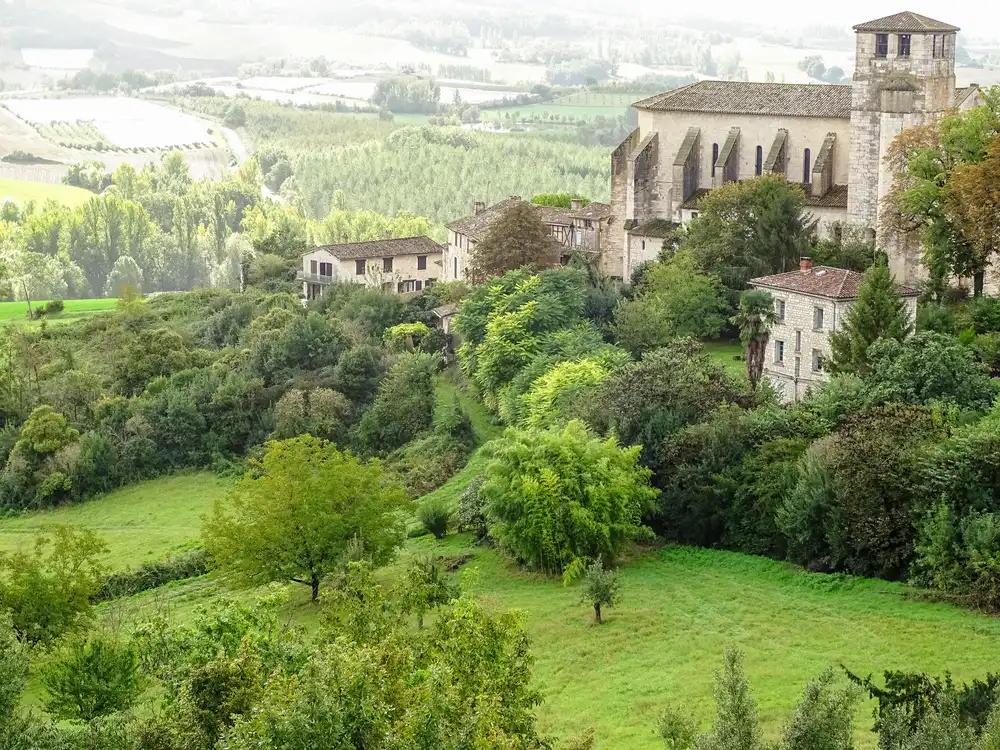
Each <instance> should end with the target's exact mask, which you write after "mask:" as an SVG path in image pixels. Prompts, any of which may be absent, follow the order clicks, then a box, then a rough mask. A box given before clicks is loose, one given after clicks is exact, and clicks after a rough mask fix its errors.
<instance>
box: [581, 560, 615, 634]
mask: <svg viewBox="0 0 1000 750" xmlns="http://www.w3.org/2000/svg"><path fill="white" fill-rule="evenodd" d="M621 587H622V581H621V577H620V576H619V575H618V571H616V570H605V569H604V563H602V562H601V560H600V558H598V559H597V560H595V561H594V562H592V563H591V564H590V565H588V566H587V572H586V574H585V575H584V578H583V591H582V592H581V593H580V600H581V601H582V602H583V603H584V604H589V605H590V606H591V607H593V608H594V622H595V623H597V624H598V625H602V624H603V623H604V620H603V619H602V614H601V612H602V609H603V608H604V607H613V606H615V605H616V604H618V602H619V601H621Z"/></svg>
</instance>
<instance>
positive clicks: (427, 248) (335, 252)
mask: <svg viewBox="0 0 1000 750" xmlns="http://www.w3.org/2000/svg"><path fill="white" fill-rule="evenodd" d="M316 250H326V251H327V252H328V253H330V255H332V256H333V257H334V258H337V259H339V260H361V259H362V258H396V257H399V256H401V255H434V254H435V253H440V252H442V249H441V245H439V244H438V243H437V242H435V241H434V240H432V239H431V238H430V237H400V238H399V239H394V240H372V241H371V242H351V243H348V244H346V245H321V246H319V247H314V248H313V249H312V250H310V251H309V252H310V253H312V252H315V251H316Z"/></svg>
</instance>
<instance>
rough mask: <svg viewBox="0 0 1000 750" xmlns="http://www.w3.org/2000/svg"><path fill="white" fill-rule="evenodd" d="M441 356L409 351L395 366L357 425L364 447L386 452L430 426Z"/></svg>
mask: <svg viewBox="0 0 1000 750" xmlns="http://www.w3.org/2000/svg"><path fill="white" fill-rule="evenodd" d="M439 360H440V357H436V356H434V355H430V354H406V355H403V356H402V357H400V359H399V361H398V362H396V364H395V365H393V366H392V369H390V370H389V374H388V375H387V376H386V377H385V379H384V380H383V381H382V383H381V384H380V385H379V388H378V393H377V395H376V396H375V401H374V403H373V404H372V405H371V407H370V408H369V409H368V410H367V411H366V412H365V413H364V416H363V417H362V418H361V421H360V422H359V423H358V426H357V431H356V435H357V441H358V445H359V446H360V447H361V448H362V449H363V450H364V451H366V452H367V453H369V454H371V455H385V454H387V453H390V452H392V451H394V450H396V449H397V448H400V447H402V446H403V445H405V444H406V443H408V442H410V441H411V440H413V439H414V438H415V437H417V435H419V434H420V433H421V432H423V431H425V430H427V429H428V428H430V426H431V424H432V422H433V419H434V373H435V372H436V371H437V368H438V366H439Z"/></svg>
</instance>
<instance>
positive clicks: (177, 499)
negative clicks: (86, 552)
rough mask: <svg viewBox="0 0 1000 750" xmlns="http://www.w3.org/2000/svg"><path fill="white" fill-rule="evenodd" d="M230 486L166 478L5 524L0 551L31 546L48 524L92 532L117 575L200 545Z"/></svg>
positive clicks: (0, 525)
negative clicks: (209, 516)
mask: <svg viewBox="0 0 1000 750" xmlns="http://www.w3.org/2000/svg"><path fill="white" fill-rule="evenodd" d="M228 488H229V482H228V481H226V480H223V479H219V478H218V477H216V476H215V475H214V474H208V473H195V474H179V475H176V476H170V477H163V478H160V479H156V480H153V481H150V482H143V483H141V484H136V485H132V486H131V487H126V488H124V489H121V490H117V491H115V492H112V493H110V494H108V495H107V496H105V497H103V498H99V499H96V500H91V501H89V502H86V503H81V504H80V505H69V506H65V507H62V508H58V509H57V510H53V511H49V512H43V513H33V514H30V515H25V516H21V517H17V518H6V519H0V551H9V550H14V549H17V548H18V547H26V546H28V545H30V544H31V543H32V540H33V538H34V535H35V534H36V533H37V532H38V531H39V530H40V529H42V528H44V527H45V526H48V525H55V524H61V525H67V526H76V527H83V528H88V529H90V530H92V531H94V532H96V533H97V534H98V535H100V536H101V537H102V538H103V539H104V540H105V541H106V542H107V543H108V547H109V548H110V553H109V554H108V556H107V558H106V559H105V563H106V564H107V565H108V567H109V568H110V569H112V570H119V569H122V568H127V567H135V566H137V565H140V564H142V563H144V562H149V561H152V560H161V559H163V558H164V557H167V556H168V555H169V554H171V553H174V552H178V551H181V550H184V549H187V548H189V547H191V546H193V545H194V544H196V543H197V540H198V537H199V535H200V533H201V517H202V516H203V515H205V514H206V513H208V512H209V511H210V510H211V509H212V503H213V502H214V501H215V499H216V498H218V497H222V496H223V495H224V494H225V492H226V491H227V489H228Z"/></svg>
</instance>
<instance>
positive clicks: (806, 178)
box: [802, 149, 812, 185]
mask: <svg viewBox="0 0 1000 750" xmlns="http://www.w3.org/2000/svg"><path fill="white" fill-rule="evenodd" d="M811 162H812V153H811V152H810V151H809V149H806V150H805V151H804V152H802V182H803V183H805V184H806V185H808V184H809V183H811V182H812V163H811Z"/></svg>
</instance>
